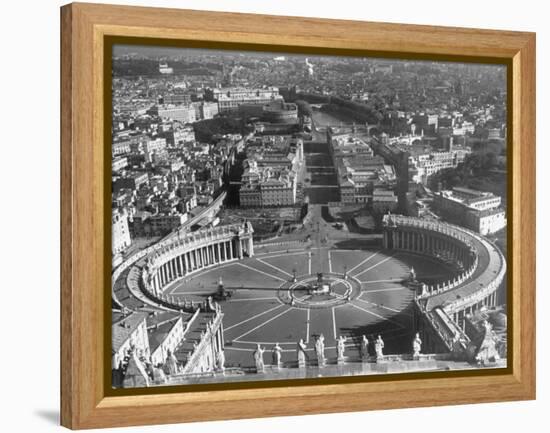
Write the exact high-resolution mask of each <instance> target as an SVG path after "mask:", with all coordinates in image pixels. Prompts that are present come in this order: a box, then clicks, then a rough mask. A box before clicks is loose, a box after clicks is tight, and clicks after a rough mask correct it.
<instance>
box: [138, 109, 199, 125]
mask: <svg viewBox="0 0 550 433" xmlns="http://www.w3.org/2000/svg"><path fill="white" fill-rule="evenodd" d="M147 114H149V115H151V116H158V117H161V118H165V119H172V120H176V121H178V122H183V123H193V122H195V121H196V120H197V115H196V110H195V107H193V106H192V105H153V106H152V107H151V108H150V109H149V110H148V111H147Z"/></svg>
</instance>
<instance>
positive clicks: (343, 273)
mask: <svg viewBox="0 0 550 433" xmlns="http://www.w3.org/2000/svg"><path fill="white" fill-rule="evenodd" d="M61 21H62V23H61V50H62V63H61V100H62V113H61V115H62V122H61V169H62V173H61V195H62V209H61V211H62V212H61V214H62V220H61V245H62V252H61V263H62V267H61V306H62V308H61V311H62V317H61V331H62V332H61V361H62V363H61V378H62V386H61V417H62V421H61V422H62V424H63V425H64V426H66V427H69V428H73V429H80V428H97V427H110V426H128V425H138V424H156V423H159V424H160V423H174V422H189V421H203V420H204V421H206V420H218V419H235V418H246V417H267V416H281V415H299V414H311V413H327V412H344V411H362V410H372V409H386V408H400V407H415V406H429V405H447V404H463V403H476V402H489V401H506V400H524V399H534V398H535V269H534V268H535V195H534V190H535V35H534V34H532V33H520V32H510V31H495V30H475V29H463V28H446V27H429V26H412V25H398V24H383V23H368V22H357V21H338V20H325V19H315V18H290V17H282V16H263V15H246V14H232V13H218V12H201V11H191V10H172V9H157V8H137V7H126V6H114V5H95V4H70V5H67V6H64V7H62V8H61Z"/></svg>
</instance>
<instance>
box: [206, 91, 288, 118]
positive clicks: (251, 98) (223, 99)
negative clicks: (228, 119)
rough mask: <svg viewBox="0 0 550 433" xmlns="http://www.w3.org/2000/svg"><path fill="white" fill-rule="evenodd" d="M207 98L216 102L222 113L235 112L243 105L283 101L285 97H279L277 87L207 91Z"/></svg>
mask: <svg viewBox="0 0 550 433" xmlns="http://www.w3.org/2000/svg"><path fill="white" fill-rule="evenodd" d="M205 98H206V99H207V100H209V101H216V102H217V103H218V111H219V112H220V113H224V112H227V111H235V110H237V109H238V108H239V106H240V105H241V104H256V105H263V104H267V103H270V102H272V101H275V100H282V99H283V97H282V96H281V95H279V89H278V88H277V87H265V88H246V87H226V88H214V89H206V91H205Z"/></svg>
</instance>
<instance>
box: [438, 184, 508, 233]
mask: <svg viewBox="0 0 550 433" xmlns="http://www.w3.org/2000/svg"><path fill="white" fill-rule="evenodd" d="M433 204H434V208H435V210H436V211H437V212H438V213H439V214H441V215H442V216H444V217H445V218H447V219H448V220H449V221H452V222H455V223H456V224H460V225H463V226H464V227H467V228H469V229H471V230H474V231H476V232H478V233H480V234H482V235H487V234H491V233H494V232H497V231H499V230H501V229H503V228H504V227H506V213H505V211H504V209H502V208H501V207H500V205H501V198H500V197H499V196H497V195H494V194H492V193H490V192H483V191H476V190H473V189H469V188H459V187H455V188H453V189H452V190H450V191H441V192H439V193H438V194H435V196H434V202H433Z"/></svg>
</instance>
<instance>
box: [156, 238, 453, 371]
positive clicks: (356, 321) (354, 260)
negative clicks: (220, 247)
mask: <svg viewBox="0 0 550 433" xmlns="http://www.w3.org/2000/svg"><path fill="white" fill-rule="evenodd" d="M411 267H414V269H415V271H416V272H417V275H418V278H419V279H423V278H430V279H431V278H437V277H438V276H441V277H442V278H444V276H445V275H446V274H448V269H445V265H443V264H442V263H439V262H436V261H432V260H430V259H429V258H426V257H423V256H419V255H414V254H409V253H403V252H398V253H395V252H390V251H384V250H380V249H372V248H369V249H362V250H359V249H353V250H350V249H337V248H331V247H312V248H288V249H285V248H281V247H277V246H271V247H269V248H262V249H261V252H259V253H257V254H256V255H255V256H254V257H251V258H245V259H243V260H241V261H238V262H232V263H229V264H225V265H220V266H217V267H213V268H210V269H206V270H204V271H202V272H200V273H197V274H195V275H193V276H191V277H189V278H187V279H185V280H180V281H179V282H176V283H174V284H173V285H172V286H170V287H169V288H168V289H167V291H166V293H167V294H170V295H173V296H182V297H185V298H186V299H194V300H204V299H205V298H206V297H207V296H209V295H212V294H214V293H215V292H216V290H217V287H218V284H219V282H220V278H221V280H222V282H223V285H224V288H225V289H226V290H227V291H229V292H230V293H231V294H232V296H231V297H230V298H228V299H226V300H223V301H220V305H221V307H222V310H223V312H224V337H225V350H226V359H227V366H242V367H247V366H253V365H254V361H253V356H252V352H253V350H254V349H255V347H256V345H257V344H261V345H262V346H264V347H265V348H266V349H267V350H268V351H269V350H270V349H271V348H272V347H273V346H274V345H275V344H276V343H279V344H280V345H281V347H282V348H283V356H282V360H283V362H286V361H292V360H295V357H296V351H295V346H296V343H297V341H298V340H299V339H303V340H304V342H306V344H308V348H309V349H310V351H311V352H310V353H311V354H312V355H313V341H314V339H315V338H314V337H315V336H316V335H319V334H323V335H324V337H325V341H326V347H327V356H329V357H330V356H335V354H336V349H335V346H336V341H335V340H336V338H337V337H339V336H340V335H344V336H346V337H347V339H348V340H347V344H346V346H347V349H346V354H348V355H354V354H356V353H357V350H358V349H357V348H358V343H359V339H360V338H361V337H362V335H363V334H366V335H367V337H368V338H369V340H370V339H374V338H376V337H377V335H378V334H380V335H382V338H383V339H384V341H385V343H386V348H385V353H388V354H389V353H399V352H404V351H408V349H409V347H408V346H409V345H410V340H411V335H412V334H413V333H414V329H413V318H412V311H413V309H412V301H413V292H412V290H411V289H409V288H408V287H406V285H405V284H404V283H403V281H404V280H405V279H406V278H407V277H408V275H409V271H410V268H411ZM319 272H323V273H324V275H325V279H326V280H327V281H332V283H333V295H334V297H335V298H336V300H338V301H340V302H332V301H331V299H330V296H327V297H326V298H325V299H324V298H323V297H322V296H319V297H317V299H316V300H315V302H313V301H312V302H311V303H308V302H307V301H305V302H303V303H295V304H294V305H293V304H292V303H291V302H290V297H289V293H288V292H289V287H290V286H292V281H293V278H294V275H296V282H297V283H298V285H299V283H300V281H305V280H308V281H309V280H314V279H316V277H317V273H319ZM344 272H346V273H347V275H348V280H349V281H350V282H352V283H353V284H354V286H355V287H356V290H355V292H354V293H353V294H352V295H351V296H350V299H346V298H344V291H345V284H344V279H343V275H344ZM294 296H295V297H296V298H300V299H301V298H305V297H307V295H305V294H304V293H302V292H300V291H298V290H297V291H296V292H295V293H294ZM333 352H334V353H333Z"/></svg>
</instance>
